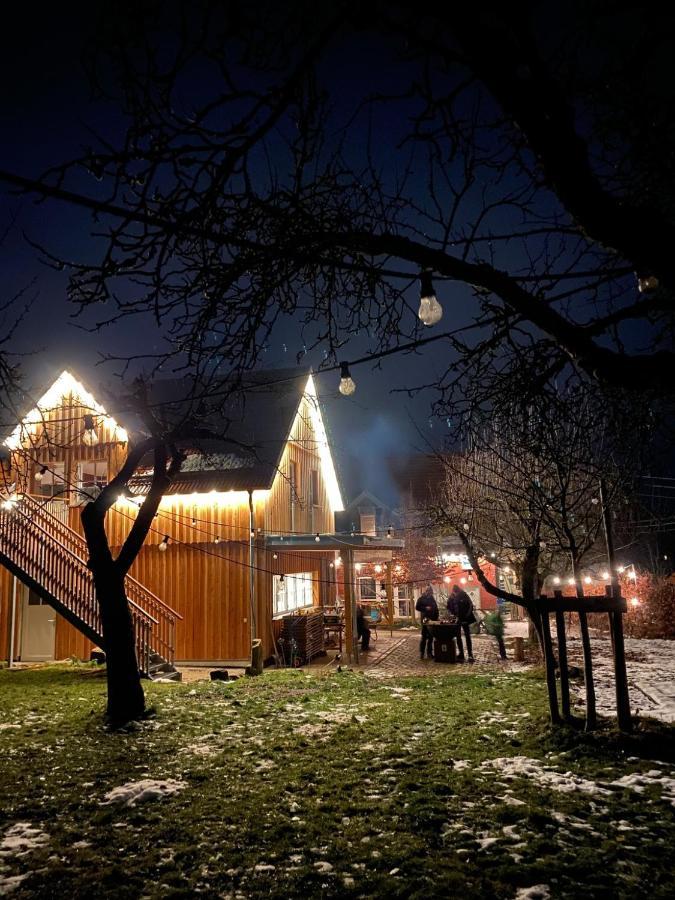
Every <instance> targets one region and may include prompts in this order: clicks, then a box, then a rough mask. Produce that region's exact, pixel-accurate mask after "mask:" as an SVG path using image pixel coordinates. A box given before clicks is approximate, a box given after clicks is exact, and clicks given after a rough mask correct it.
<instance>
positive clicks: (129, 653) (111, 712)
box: [94, 563, 145, 728]
mask: <svg viewBox="0 0 675 900" xmlns="http://www.w3.org/2000/svg"><path fill="white" fill-rule="evenodd" d="M94 584H95V586H96V596H97V597H98V602H99V607H100V610H101V625H102V630H103V640H104V645H105V656H106V673H107V679H108V706H107V715H108V719H109V720H110V723H111V725H113V727H116V728H117V727H120V726H121V725H126V724H127V722H131V721H133V720H134V719H139V718H141V717H142V716H143V713H144V712H145V695H144V694H143V688H142V686H141V676H140V672H139V670H138V660H137V659H136V642H135V637H134V625H133V621H132V618H131V611H130V609H129V602H128V600H127V597H126V594H125V591H124V577H120V575H119V572H118V571H116V566H115V565H114V563H113V564H112V566H106V567H105V568H104V569H102V570H101V571H100V572H96V571H94Z"/></svg>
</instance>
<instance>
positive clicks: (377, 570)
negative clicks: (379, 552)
mask: <svg viewBox="0 0 675 900" xmlns="http://www.w3.org/2000/svg"><path fill="white" fill-rule="evenodd" d="M381 571H382V566H381V565H379V564H378V565H376V566H375V573H376V574H377V575H379V574H380V572H381Z"/></svg>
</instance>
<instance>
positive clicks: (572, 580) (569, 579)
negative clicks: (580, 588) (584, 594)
mask: <svg viewBox="0 0 675 900" xmlns="http://www.w3.org/2000/svg"><path fill="white" fill-rule="evenodd" d="M567 583H568V584H569V586H570V587H573V586H574V578H568V579H567Z"/></svg>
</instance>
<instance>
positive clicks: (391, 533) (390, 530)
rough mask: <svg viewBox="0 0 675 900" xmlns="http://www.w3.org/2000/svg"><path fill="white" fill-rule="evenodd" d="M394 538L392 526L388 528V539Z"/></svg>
mask: <svg viewBox="0 0 675 900" xmlns="http://www.w3.org/2000/svg"><path fill="white" fill-rule="evenodd" d="M393 536H394V534H393V531H392V527H391V525H390V526H389V528H387V537H388V538H392V537H393Z"/></svg>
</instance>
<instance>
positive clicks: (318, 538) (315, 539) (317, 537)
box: [314, 531, 321, 544]
mask: <svg viewBox="0 0 675 900" xmlns="http://www.w3.org/2000/svg"><path fill="white" fill-rule="evenodd" d="M314 541H315V542H316V543H317V544H319V543H321V535H320V534H319V532H318V531H317V533H316V537H315V538H314Z"/></svg>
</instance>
